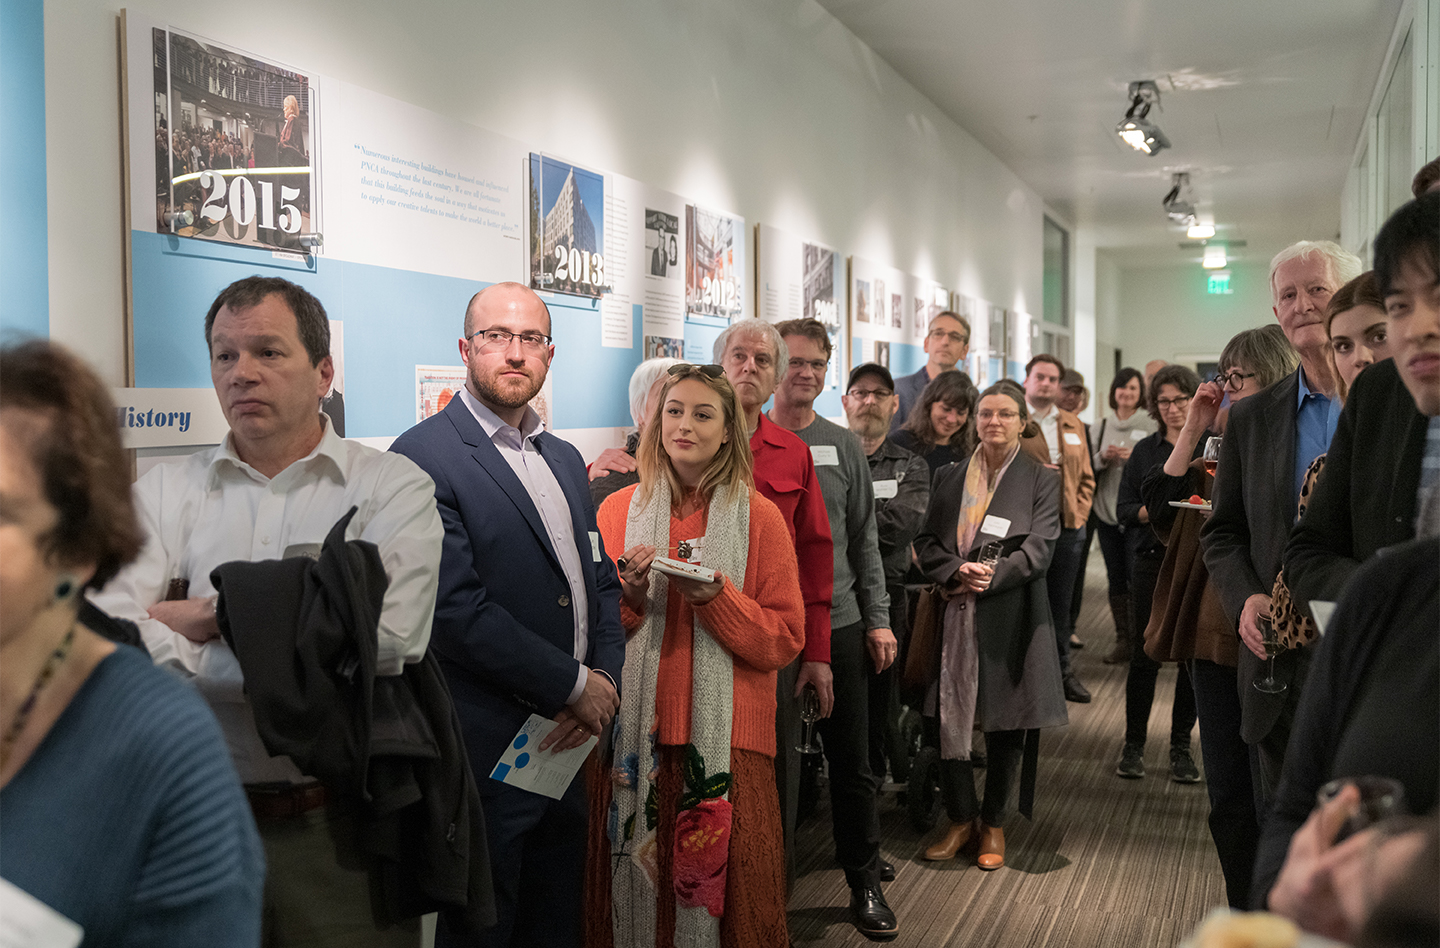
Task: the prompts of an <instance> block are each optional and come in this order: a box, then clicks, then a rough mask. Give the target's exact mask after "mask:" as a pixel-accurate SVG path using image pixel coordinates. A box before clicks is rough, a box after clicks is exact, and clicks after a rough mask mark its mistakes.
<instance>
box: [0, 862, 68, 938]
mask: <svg viewBox="0 0 1440 948" xmlns="http://www.w3.org/2000/svg"><path fill="white" fill-rule="evenodd" d="M0 919H3V921H0V945H4V946H5V948H12V946H13V948H32V946H33V948H75V946H76V945H78V944H80V939H81V938H83V937H85V930H84V929H83V928H81V927H80V926H79V925H76V924H75V923H74V922H72V921H71V920H70V919H68V918H66V917H65V916H64V915H61V914H60V913H59V912H57V911H55V910H54V909H53V908H51V907H50V906H48V905H46V904H45V903H44V902H41V901H40V900H39V899H37V898H35V896H33V895H31V894H30V893H29V892H26V891H25V890H24V889H21V888H20V887H19V886H16V885H14V884H13V883H11V882H8V881H6V880H4V879H0Z"/></svg>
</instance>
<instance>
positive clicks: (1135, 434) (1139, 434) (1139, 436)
mask: <svg viewBox="0 0 1440 948" xmlns="http://www.w3.org/2000/svg"><path fill="white" fill-rule="evenodd" d="M1147 434H1148V432H1144V431H1140V430H1138V429H1137V430H1135V431H1132V432H1130V440H1131V441H1144V440H1145V437H1146V435H1147Z"/></svg>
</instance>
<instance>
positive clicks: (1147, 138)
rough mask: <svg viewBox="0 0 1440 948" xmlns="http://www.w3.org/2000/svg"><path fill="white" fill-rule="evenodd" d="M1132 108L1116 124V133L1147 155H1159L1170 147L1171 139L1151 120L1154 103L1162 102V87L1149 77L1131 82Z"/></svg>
mask: <svg viewBox="0 0 1440 948" xmlns="http://www.w3.org/2000/svg"><path fill="white" fill-rule="evenodd" d="M1129 95H1130V108H1129V110H1128V111H1127V112H1126V113H1125V118H1124V119H1122V120H1121V122H1120V124H1118V125H1116V126H1115V134H1116V135H1119V136H1120V140H1121V141H1123V142H1124V143H1125V144H1127V145H1129V146H1130V147H1131V148H1133V149H1135V150H1136V151H1139V152H1144V153H1145V154H1147V155H1158V154H1159V153H1160V151H1161V150H1162V149H1165V148H1169V147H1170V139H1168V138H1166V137H1165V133H1164V132H1162V131H1160V126H1158V125H1156V124H1155V123H1154V122H1152V121H1150V120H1149V118H1148V117H1147V116H1149V114H1150V107H1151V106H1152V105H1159V104H1160V89H1159V88H1158V87H1157V86H1156V85H1155V83H1154V82H1153V81H1151V80H1149V79H1145V80H1142V81H1139V82H1132V83H1130V92H1129Z"/></svg>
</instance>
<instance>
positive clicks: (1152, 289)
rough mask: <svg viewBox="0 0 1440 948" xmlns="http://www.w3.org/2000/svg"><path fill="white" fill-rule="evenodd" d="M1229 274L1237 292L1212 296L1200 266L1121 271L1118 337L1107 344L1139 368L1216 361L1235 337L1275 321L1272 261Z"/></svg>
mask: <svg viewBox="0 0 1440 948" xmlns="http://www.w3.org/2000/svg"><path fill="white" fill-rule="evenodd" d="M1230 271H1231V274H1232V276H1231V278H1230V285H1231V287H1232V288H1233V289H1234V293H1233V294H1232V295H1230V296H1210V295H1208V294H1207V293H1206V292H1205V282H1206V280H1205V272H1204V271H1203V270H1201V268H1200V267H1199V265H1198V264H1193V263H1192V264H1188V265H1185V266H1178V267H1143V268H1133V269H1131V268H1127V269H1122V270H1120V271H1119V293H1118V303H1119V306H1118V315H1119V326H1118V330H1119V332H1118V335H1117V336H1116V337H1114V338H1113V339H1106V341H1107V342H1113V344H1115V345H1118V346H1120V347H1121V348H1122V349H1123V350H1124V357H1125V364H1126V365H1131V366H1135V367H1136V368H1141V367H1143V366H1144V365H1145V363H1146V362H1148V361H1150V360H1151V359H1165V360H1166V361H1168V362H1175V361H1180V360H1179V359H1178V358H1177V357H1179V356H1185V355H1206V354H1208V355H1210V356H1212V357H1213V356H1218V355H1219V354H1220V350H1221V349H1223V348H1225V343H1227V342H1229V341H1230V337H1231V336H1233V335H1235V334H1236V333H1237V332H1240V331H1241V330H1242V329H1253V328H1255V327H1256V326H1263V325H1265V324H1266V323H1269V322H1272V321H1273V320H1274V319H1275V315H1274V313H1273V312H1272V310H1271V300H1270V285H1269V273H1270V271H1269V263H1268V261H1267V262H1257V263H1235V264H1233V265H1232V266H1231V267H1230ZM1102 338H1104V337H1102ZM1187 361H1193V360H1187Z"/></svg>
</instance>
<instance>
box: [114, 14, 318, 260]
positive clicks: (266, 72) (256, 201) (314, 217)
mask: <svg viewBox="0 0 1440 948" xmlns="http://www.w3.org/2000/svg"><path fill="white" fill-rule="evenodd" d="M150 33H151V53H152V56H151V58H152V65H153V70H152V73H153V77H154V98H153V101H154V106H155V107H154V115H153V122H154V129H155V230H156V231H157V232H159V233H164V234H176V235H178V236H181V237H193V238H197V239H201V240H213V241H220V242H223V243H229V244H241V245H250V246H255V247H263V248H265V249H267V250H289V251H301V252H307V253H309V252H315V251H316V250H318V243H317V242H315V241H314V240H310V239H307V238H313V237H314V236H315V235H317V234H319V233H321V227H320V221H321V213H320V212H321V190H320V175H319V167H320V161H319V143H320V114H319V107H318V106H319V103H318V96H317V82H316V79H315V77H314V76H313V75H312V74H310V73H307V72H303V71H301V70H298V69H294V68H292V67H289V66H285V65H282V64H280V63H278V62H276V61H274V60H272V59H269V58H266V57H262V56H260V55H257V54H253V53H248V52H244V51H242V50H240V49H238V48H236V47H234V46H232V45H230V44H226V43H219V42H215V41H213V40H208V39H203V38H201V37H199V36H195V35H192V34H190V33H185V32H182V31H180V30H176V29H173V28H169V29H165V28H158V27H155V28H152V29H151V31H150ZM137 210H138V208H137Z"/></svg>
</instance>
